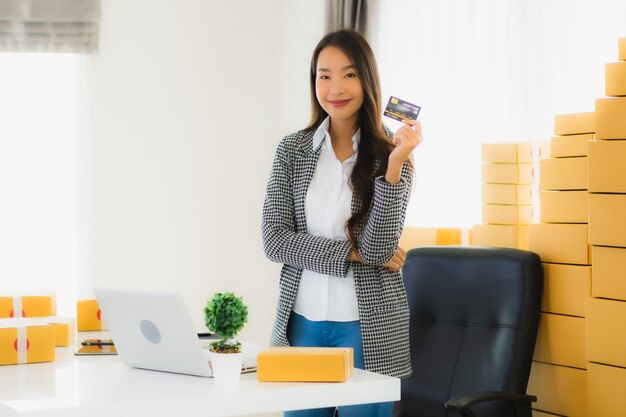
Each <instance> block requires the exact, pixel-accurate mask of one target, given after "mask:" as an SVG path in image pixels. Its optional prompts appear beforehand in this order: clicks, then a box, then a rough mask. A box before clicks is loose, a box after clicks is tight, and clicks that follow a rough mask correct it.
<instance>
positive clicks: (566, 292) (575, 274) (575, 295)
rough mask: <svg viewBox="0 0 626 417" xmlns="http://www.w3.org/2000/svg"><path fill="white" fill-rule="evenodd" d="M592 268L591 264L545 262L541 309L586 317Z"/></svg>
mask: <svg viewBox="0 0 626 417" xmlns="http://www.w3.org/2000/svg"><path fill="white" fill-rule="evenodd" d="M594 263H595V259H594ZM594 268H595V265H594ZM591 269H592V267H591V266H589V265H567V264H551V263H545V262H544V263H543V297H542V299H541V311H543V312H547V313H557V314H568V315H570V316H578V317H584V316H585V301H586V300H587V298H588V297H591V274H592V272H591Z"/></svg>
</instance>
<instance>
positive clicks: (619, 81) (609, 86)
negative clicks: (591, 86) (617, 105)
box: [604, 61, 626, 97]
mask: <svg viewBox="0 0 626 417" xmlns="http://www.w3.org/2000/svg"><path fill="white" fill-rule="evenodd" d="M604 93H605V95H607V96H609V97H611V96H613V97H619V96H626V61H622V62H610V63H608V64H604Z"/></svg>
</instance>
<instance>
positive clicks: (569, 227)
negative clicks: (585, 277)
mask: <svg viewBox="0 0 626 417" xmlns="http://www.w3.org/2000/svg"><path fill="white" fill-rule="evenodd" d="M528 228H529V229H528V234H529V236H528V249H529V250H530V251H532V252H535V253H537V254H539V256H540V257H541V260H542V261H543V262H550V263H563V264H577V265H590V264H591V248H590V247H589V241H588V227H587V225H586V224H558V223H539V224H531V225H529V226H528Z"/></svg>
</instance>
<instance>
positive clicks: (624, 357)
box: [586, 298, 626, 368]
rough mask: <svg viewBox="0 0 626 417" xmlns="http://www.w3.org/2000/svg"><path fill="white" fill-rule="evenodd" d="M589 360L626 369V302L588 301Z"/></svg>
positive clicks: (587, 344) (587, 339) (590, 299)
mask: <svg viewBox="0 0 626 417" xmlns="http://www.w3.org/2000/svg"><path fill="white" fill-rule="evenodd" d="M586 320H587V336H586V341H587V343H586V348H587V360H589V361H590V362H597V363H603V364H606V365H614V366H621V367H622V368H624V367H626V301H615V300H605V299H602V298H588V299H587V303H586Z"/></svg>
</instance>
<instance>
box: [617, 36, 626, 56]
mask: <svg viewBox="0 0 626 417" xmlns="http://www.w3.org/2000/svg"><path fill="white" fill-rule="evenodd" d="M617 47H618V54H617V59H619V60H620V61H626V38H619V39H618V40H617Z"/></svg>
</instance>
